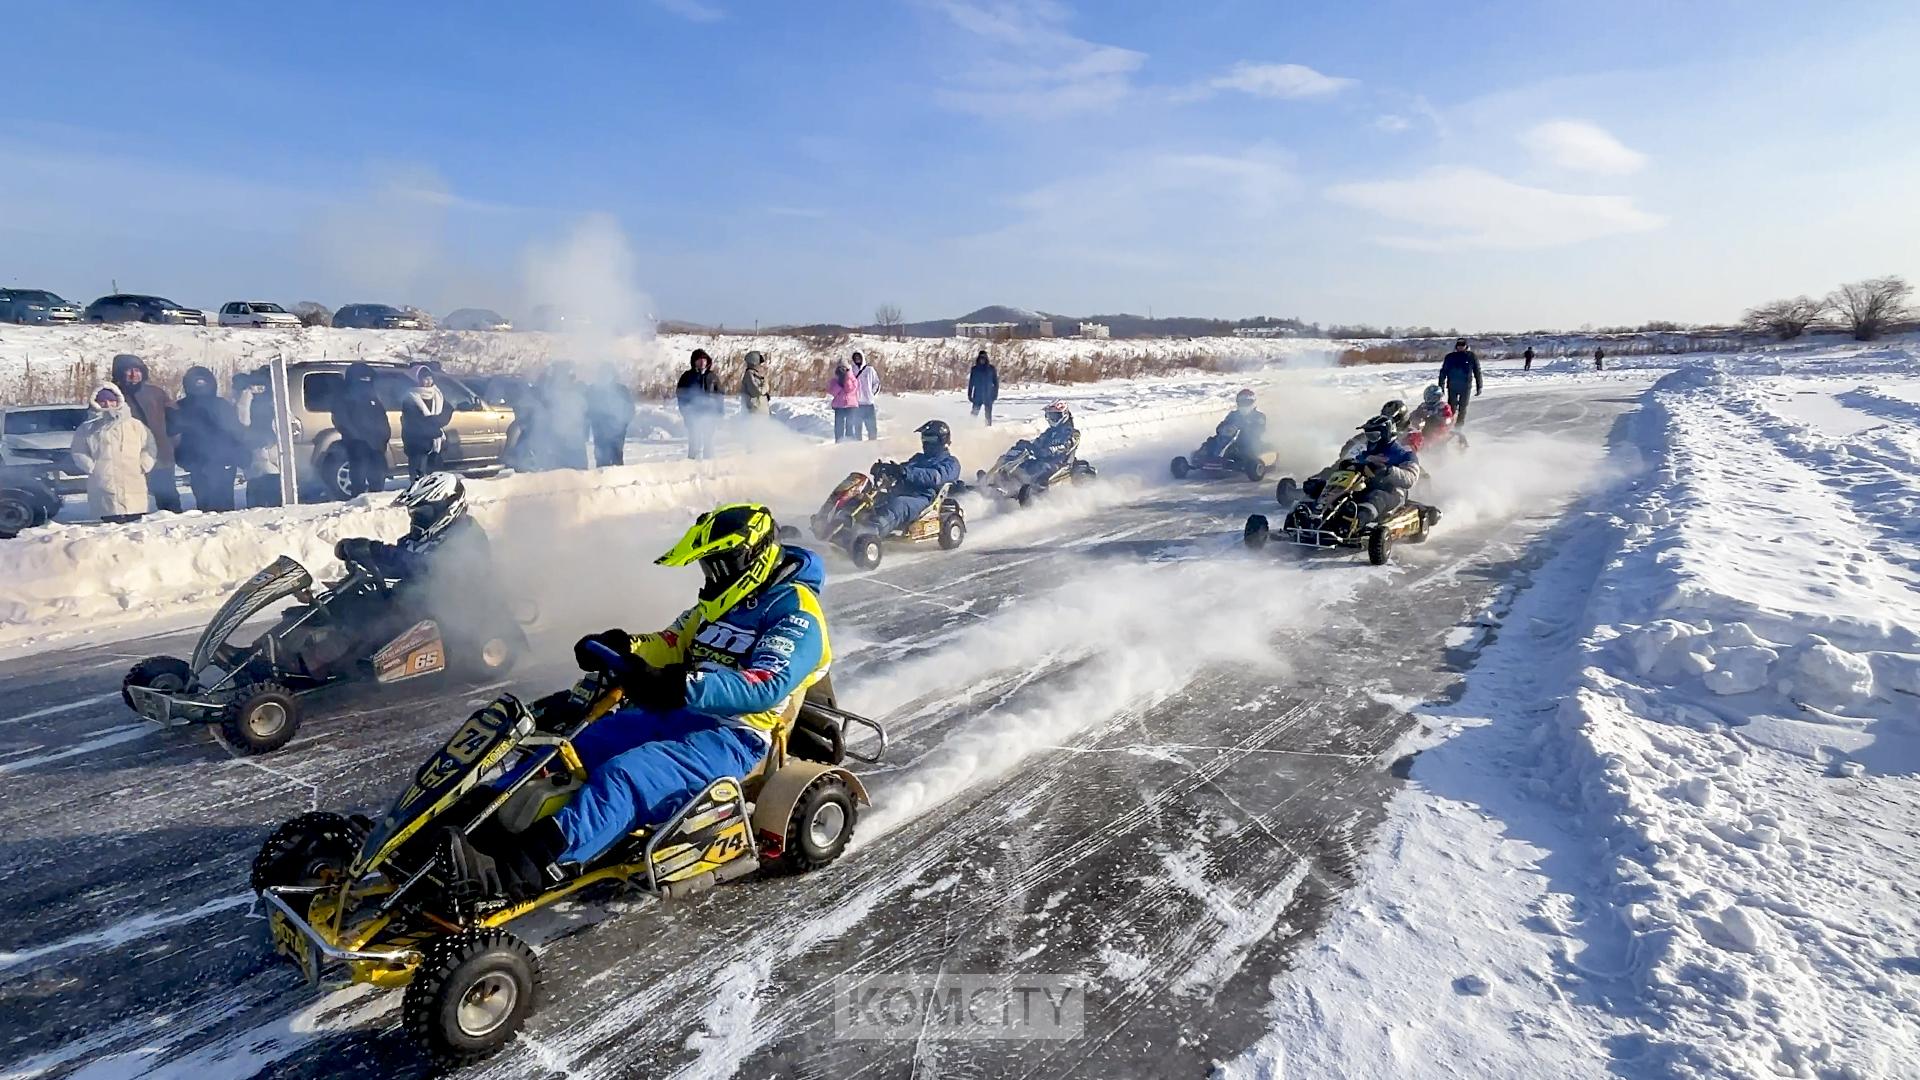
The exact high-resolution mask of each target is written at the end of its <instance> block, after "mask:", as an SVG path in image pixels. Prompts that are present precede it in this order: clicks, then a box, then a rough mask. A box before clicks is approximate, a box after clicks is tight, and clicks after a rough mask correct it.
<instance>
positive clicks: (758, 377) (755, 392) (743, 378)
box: [740, 349, 770, 415]
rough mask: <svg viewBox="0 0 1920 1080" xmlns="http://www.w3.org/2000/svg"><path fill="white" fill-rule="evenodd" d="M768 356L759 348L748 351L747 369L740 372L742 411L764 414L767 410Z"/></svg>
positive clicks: (751, 413)
mask: <svg viewBox="0 0 1920 1080" xmlns="http://www.w3.org/2000/svg"><path fill="white" fill-rule="evenodd" d="M767 381H768V380H767V358H766V356H765V355H763V354H762V353H761V352H760V351H759V350H758V349H755V350H753V351H752V352H749V353H747V366H746V370H744V371H742V372H741V373H740V411H742V412H744V413H747V414H748V415H764V414H765V413H766V411H767V398H768V397H769V396H770V395H769V394H768V392H767Z"/></svg>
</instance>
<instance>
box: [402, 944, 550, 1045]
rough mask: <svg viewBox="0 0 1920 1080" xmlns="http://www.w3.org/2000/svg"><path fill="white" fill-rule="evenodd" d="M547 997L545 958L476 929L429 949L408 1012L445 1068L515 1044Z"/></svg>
mask: <svg viewBox="0 0 1920 1080" xmlns="http://www.w3.org/2000/svg"><path fill="white" fill-rule="evenodd" d="M539 993H540V959H539V958H538V957H536V956H535V955H534V954H533V949H531V948H530V947H528V945H527V943H526V942H524V941H521V940H520V939H519V938H517V937H515V936H513V935H512V934H510V933H508V932H507V931H505V930H497V929H495V930H468V931H465V932H463V933H459V934H455V935H453V936H452V937H445V938H441V939H439V940H437V941H434V942H432V943H431V944H429V945H428V946H427V948H426V958H425V959H424V960H423V961H421V964H420V970H419V971H417V972H415V973H414V976H413V981H412V982H410V983H408V984H407V992H406V996H405V997H404V998H403V999H402V1001H401V1004H400V1012H401V1016H402V1018H403V1022H404V1023H405V1024H406V1027H407V1031H408V1032H409V1033H410V1034H411V1035H412V1036H413V1039H414V1041H415V1042H416V1043H418V1044H419V1046H420V1049H421V1050H423V1051H425V1052H426V1055H427V1056H428V1057H429V1058H432V1059H433V1062H434V1063H435V1064H436V1065H440V1066H442V1067H444V1068H460V1067H462V1066H465V1065H472V1064H474V1063H476V1062H480V1061H485V1060H486V1059H487V1058H490V1057H492V1056H493V1055H495V1054H497V1053H499V1052H500V1051H501V1050H502V1049H503V1048H505V1046H506V1045H507V1044H508V1043H509V1042H512V1041H513V1037H514V1036H515V1035H518V1034H519V1033H520V1029H521V1028H522V1027H524V1026H525V1025H526V1022H527V1017H528V1016H531V1015H532V1014H533V1010H534V1007H535V1005H536V1004H538V1002H537V1001H536V999H537V997H538V995H539Z"/></svg>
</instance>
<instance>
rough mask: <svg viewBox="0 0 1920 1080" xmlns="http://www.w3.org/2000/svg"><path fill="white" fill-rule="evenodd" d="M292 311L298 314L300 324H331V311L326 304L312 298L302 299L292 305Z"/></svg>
mask: <svg viewBox="0 0 1920 1080" xmlns="http://www.w3.org/2000/svg"><path fill="white" fill-rule="evenodd" d="M293 313H294V314H295V315H297V316H299V318H300V325H302V326H332V325H333V311H332V310H331V309H330V308H328V307H327V305H325V304H319V303H315V302H314V301H312V300H302V301H300V302H299V303H297V304H295V305H293Z"/></svg>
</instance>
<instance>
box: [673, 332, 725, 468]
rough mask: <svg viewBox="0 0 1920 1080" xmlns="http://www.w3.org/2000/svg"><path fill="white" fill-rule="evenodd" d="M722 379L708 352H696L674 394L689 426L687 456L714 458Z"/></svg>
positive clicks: (699, 350) (681, 416)
mask: <svg viewBox="0 0 1920 1080" xmlns="http://www.w3.org/2000/svg"><path fill="white" fill-rule="evenodd" d="M720 396H721V390H720V379H719V377H718V376H716V375H714V373H713V357H711V356H708V355H707V350H705V349H695V350H693V355H692V356H691V357H690V358H688V360H687V370H685V371H683V372H681V373H680V381H679V383H678V384H676V385H675V387H674V391H673V397H674V400H675V401H677V402H678V403H679V405H680V419H681V420H682V421H683V422H684V423H685V424H686V425H687V457H688V458H689V459H693V460H698V459H700V458H710V457H712V456H713V428H714V424H715V422H716V421H717V420H718V419H719V417H720V408H721V406H720Z"/></svg>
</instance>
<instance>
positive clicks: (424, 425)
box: [400, 364, 453, 482]
mask: <svg viewBox="0 0 1920 1080" xmlns="http://www.w3.org/2000/svg"><path fill="white" fill-rule="evenodd" d="M412 374H413V383H414V385H413V388H412V389H410V390H408V391H407V396H406V398H405V400H403V401H401V402H400V446H401V448H402V449H404V450H405V451H406V452H407V480H408V481H409V482H412V481H414V480H418V479H420V478H421V477H423V476H425V475H427V474H428V473H435V472H439V471H440V449H441V447H442V446H444V445H445V443H446V438H447V422H448V421H450V420H452V419H453V406H452V405H451V404H450V403H449V402H448V401H447V394H446V391H444V390H442V389H440V387H438V386H436V385H435V384H434V379H433V369H432V368H430V367H428V366H427V365H425V364H415V365H414V367H413V372H412Z"/></svg>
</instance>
